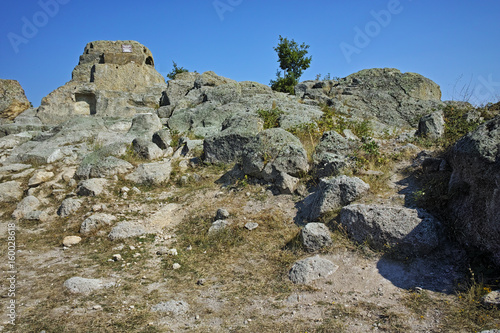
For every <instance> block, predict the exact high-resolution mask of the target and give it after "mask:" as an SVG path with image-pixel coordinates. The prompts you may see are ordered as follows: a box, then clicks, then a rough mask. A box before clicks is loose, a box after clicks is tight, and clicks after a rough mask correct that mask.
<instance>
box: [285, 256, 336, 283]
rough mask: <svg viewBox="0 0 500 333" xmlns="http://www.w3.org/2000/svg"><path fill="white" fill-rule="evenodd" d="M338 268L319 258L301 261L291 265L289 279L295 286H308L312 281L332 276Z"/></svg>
mask: <svg viewBox="0 0 500 333" xmlns="http://www.w3.org/2000/svg"><path fill="white" fill-rule="evenodd" d="M338 268H339V266H337V265H335V264H334V263H333V262H331V261H330V260H328V259H325V258H321V257H320V256H317V255H316V256H314V257H309V258H306V259H302V260H299V261H297V262H296V263H295V264H293V266H292V268H291V269H290V271H289V272H288V277H289V279H290V280H291V281H292V282H293V283H296V284H310V283H311V282H313V281H314V280H317V279H321V278H323V279H324V278H326V277H327V276H329V275H331V274H333V273H334V272H335V271H336V270H337V269H338Z"/></svg>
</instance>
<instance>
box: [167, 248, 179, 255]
mask: <svg viewBox="0 0 500 333" xmlns="http://www.w3.org/2000/svg"><path fill="white" fill-rule="evenodd" d="M168 254H169V255H171V256H176V255H177V249H170V250H168Z"/></svg>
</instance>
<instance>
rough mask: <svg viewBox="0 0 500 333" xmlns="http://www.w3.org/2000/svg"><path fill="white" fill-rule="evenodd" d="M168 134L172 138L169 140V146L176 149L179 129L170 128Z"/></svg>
mask: <svg viewBox="0 0 500 333" xmlns="http://www.w3.org/2000/svg"><path fill="white" fill-rule="evenodd" d="M170 136H171V138H172V141H170V147H172V148H174V149H177V147H178V146H179V139H180V138H181V135H180V133H179V131H177V130H171V131H170Z"/></svg>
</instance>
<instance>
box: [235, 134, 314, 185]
mask: <svg viewBox="0 0 500 333" xmlns="http://www.w3.org/2000/svg"><path fill="white" fill-rule="evenodd" d="M242 160H243V162H242V165H243V171H244V172H245V173H246V174H247V175H250V176H254V177H256V178H260V179H264V180H266V181H273V180H275V179H276V178H277V177H278V175H279V173H280V172H284V173H286V174H288V175H291V176H294V177H297V176H299V175H300V174H301V173H305V172H307V171H308V169H309V164H308V161H307V153H306V151H305V150H304V147H303V146H302V143H301V142H300V141H299V139H298V138H297V137H295V136H294V135H292V134H291V133H290V132H287V131H285V130H283V129H281V128H271V129H268V130H264V131H262V132H260V133H259V134H258V135H257V136H256V137H255V139H254V140H252V141H251V142H250V143H249V144H247V145H246V146H245V148H244V151H243V154H242Z"/></svg>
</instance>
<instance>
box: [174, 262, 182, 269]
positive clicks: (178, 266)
mask: <svg viewBox="0 0 500 333" xmlns="http://www.w3.org/2000/svg"><path fill="white" fill-rule="evenodd" d="M172 268H173V269H179V268H181V265H179V264H178V263H175V264H173V265H172Z"/></svg>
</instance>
